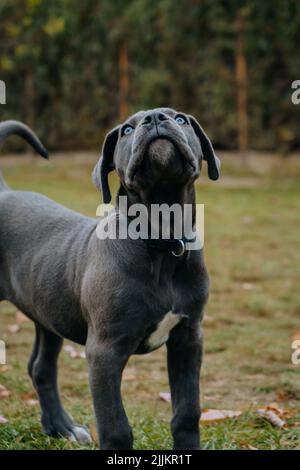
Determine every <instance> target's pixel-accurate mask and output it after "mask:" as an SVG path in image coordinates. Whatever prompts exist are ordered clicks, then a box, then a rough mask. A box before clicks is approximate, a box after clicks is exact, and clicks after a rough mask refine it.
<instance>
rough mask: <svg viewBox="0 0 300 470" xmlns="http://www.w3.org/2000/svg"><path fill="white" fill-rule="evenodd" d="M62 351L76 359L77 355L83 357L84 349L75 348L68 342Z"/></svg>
mask: <svg viewBox="0 0 300 470" xmlns="http://www.w3.org/2000/svg"><path fill="white" fill-rule="evenodd" d="M64 351H66V352H67V353H69V356H70V357H72V358H73V359H76V358H78V357H80V358H82V359H84V358H85V352H84V351H78V350H77V349H75V348H74V346H71V345H70V344H67V345H66V346H64Z"/></svg>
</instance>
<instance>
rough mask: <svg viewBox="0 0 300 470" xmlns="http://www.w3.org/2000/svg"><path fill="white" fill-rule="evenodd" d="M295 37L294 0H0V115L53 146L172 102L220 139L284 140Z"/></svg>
mask: <svg viewBox="0 0 300 470" xmlns="http://www.w3.org/2000/svg"><path fill="white" fill-rule="evenodd" d="M299 43H300V4H299V2H298V1H297V0H288V1H284V0H273V1H269V2H263V1H261V0H248V1H246V2H240V1H234V0H231V1H226V0H215V1H214V2H211V1H209V0H179V1H176V2H174V0H161V1H151V0H125V1H124V0H113V1H111V0H85V1H84V2H83V1H80V0H50V1H42V0H1V2H0V78H1V79H2V80H4V81H5V82H6V85H7V103H8V104H9V105H8V106H6V107H5V106H3V107H1V119H6V118H10V117H14V118H18V119H22V120H24V121H26V122H27V123H28V124H29V125H31V126H33V127H34V129H35V130H36V131H37V132H38V134H39V135H40V136H41V138H42V139H43V140H44V141H45V143H46V145H47V146H48V147H49V148H50V149H72V150H73V149H74V148H77V149H78V148H80V149H82V148H83V149H86V148H95V147H96V146H99V141H100V140H101V137H102V134H103V133H104V132H105V131H106V130H107V129H108V128H110V127H111V126H112V125H113V124H115V123H116V122H119V121H122V120H123V119H124V118H125V117H126V116H127V115H128V114H131V113H132V112H134V111H136V110H139V109H141V108H150V107H157V106H164V105H170V106H172V107H174V108H176V109H179V110H183V111H184V110H187V111H188V112H190V113H191V114H194V115H195V116H196V117H197V118H198V119H199V120H200V122H201V124H202V125H203V126H204V128H205V129H206V130H207V132H208V134H209V135H211V137H212V138H213V141H214V143H215V145H216V147H217V148H222V149H239V150H241V151H242V152H243V151H245V150H247V149H248V148H251V149H256V150H258V149H260V150H272V151H276V152H288V151H290V150H294V149H297V148H299V146H300V136H299V132H298V125H297V124H298V123H297V117H298V113H299V111H298V109H297V106H294V105H292V103H291V99H290V96H291V82H292V81H293V80H295V79H297V74H299V69H300V54H299V49H298V45H299ZM11 145H13V146H15V145H17V144H16V143H15V144H11Z"/></svg>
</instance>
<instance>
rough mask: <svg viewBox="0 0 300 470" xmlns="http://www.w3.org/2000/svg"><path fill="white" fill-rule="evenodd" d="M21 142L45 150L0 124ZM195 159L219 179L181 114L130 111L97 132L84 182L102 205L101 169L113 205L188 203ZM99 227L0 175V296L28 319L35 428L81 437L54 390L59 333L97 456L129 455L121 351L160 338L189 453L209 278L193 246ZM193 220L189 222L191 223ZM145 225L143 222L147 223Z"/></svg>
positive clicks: (177, 433)
mask: <svg viewBox="0 0 300 470" xmlns="http://www.w3.org/2000/svg"><path fill="white" fill-rule="evenodd" d="M11 134H18V135H21V136H22V137H23V138H25V139H26V140H27V141H28V142H29V143H30V144H31V145H33V147H34V148H35V149H36V150H37V151H38V152H39V153H40V154H41V155H42V156H43V157H47V152H46V150H45V149H44V147H43V145H42V144H41V142H40V141H39V140H38V138H37V137H36V136H35V134H34V133H33V132H32V131H31V130H30V129H29V128H28V127H26V126H25V125H24V124H21V123H19V122H16V121H7V122H3V123H1V124H0V141H3V140H4V138H5V137H7V136H9V135H11ZM202 160H206V162H207V167H208V175H209V177H210V178H211V179H213V180H216V179H218V177H219V167H220V162H219V159H218V158H217V157H216V155H215V153H214V150H213V147H212V145H211V142H210V140H209V138H208V137H207V135H206V134H205V132H204V131H203V129H202V128H201V127H200V125H199V124H198V122H197V121H196V119H195V118H193V117H192V116H188V115H186V114H183V113H178V112H177V111H174V110H173V109H169V108H159V109H154V110H150V111H141V112H138V113H136V114H134V115H133V116H131V117H130V118H129V119H128V120H127V121H126V122H124V123H123V124H121V125H119V126H117V127H115V128H114V129H113V130H112V131H111V132H109V133H108V135H107V136H106V139H105V141H104V144H103V148H102V154H101V158H100V160H99V162H98V163H97V165H96V167H95V169H94V173H93V180H94V183H95V184H96V186H97V188H98V189H99V190H101V191H102V194H103V199H104V202H105V203H109V202H110V200H111V193H110V188H109V182H108V174H109V173H110V172H111V171H112V170H115V171H116V173H117V175H118V177H119V179H120V188H119V191H118V194H117V198H116V204H115V207H116V214H117V217H119V218H121V217H123V218H124V217H126V216H125V215H124V214H120V213H118V211H119V204H118V201H119V199H120V196H126V197H127V200H128V206H129V207H130V205H132V204H134V203H136V202H139V203H142V204H144V205H145V206H147V207H149V206H151V204H160V203H166V204H168V205H171V204H173V203H178V204H180V205H181V206H182V207H184V205H185V204H191V205H192V207H193V208H195V190H194V182H195V179H196V178H197V176H198V174H199V172H200V169H201V166H202ZM98 222H99V220H98V219H96V218H95V219H94V218H90V217H86V216H83V215H81V214H78V213H76V212H73V211H71V210H68V209H66V208H65V207H62V206H60V205H59V204H56V203H55V202H52V201H51V200H49V199H48V198H47V197H45V196H42V195H40V194H35V193H31V192H24V191H13V190H11V189H10V188H9V187H8V186H7V184H6V183H5V182H4V180H3V178H2V177H1V175H0V300H8V301H10V302H12V303H13V304H14V305H15V306H16V307H17V308H18V309H20V310H21V311H22V312H24V313H25V314H26V315H27V316H28V317H29V318H30V319H31V320H33V322H34V324H35V329H36V338H35V343H34V346H33V351H32V355H31V358H30V360H29V365H28V372H29V375H30V376H31V378H32V381H33V385H34V387H35V389H36V391H37V394H38V396H39V401H40V405H41V409H42V426H43V430H44V431H45V432H46V433H47V434H49V435H51V436H68V437H71V438H73V439H74V438H75V439H77V440H78V441H79V442H81V443H87V442H89V441H90V435H89V433H88V431H87V429H86V428H84V427H82V426H78V425H77V424H75V423H74V422H73V420H72V419H71V418H70V417H69V416H68V414H67V413H66V411H65V410H64V408H63V406H62V404H61V401H60V398H59V394H58V387H57V358H58V355H59V352H60V350H61V347H62V343H63V338H68V339H69V340H72V341H75V342H76V343H79V344H81V345H85V347H86V357H87V361H88V367H89V381H90V388H91V392H92V396H93V402H94V409H95V414H96V420H97V430H98V435H99V441H100V446H101V448H102V449H115V450H117V449H131V448H132V444H133V436H132V431H131V428H130V425H129V423H128V420H127V416H126V414H125V411H124V407H123V404H122V398H121V392H120V387H121V378H122V372H123V369H124V367H125V365H126V363H127V361H128V359H129V357H130V356H131V355H132V354H136V353H137V354H143V353H148V352H150V351H152V350H154V349H156V348H158V347H160V346H161V345H162V344H164V343H166V347H167V357H168V373H169V381H170V389H171V397H172V408H173V419H172V424H171V429H172V435H173V439H174V449H198V448H199V446H200V442H199V416H200V405H199V370H200V364H201V349H202V340H201V330H200V322H201V318H202V313H203V307H204V305H205V302H206V300H207V296H208V286H209V280H208V275H207V272H206V268H205V265H204V260H203V252H202V249H198V250H190V251H188V250H186V249H185V248H186V239H184V238H183V239H176V238H174V237H173V238H170V239H169V240H165V239H158V240H154V241H153V240H151V239H150V240H145V239H142V238H138V239H132V238H127V239H120V238H118V237H117V238H116V239H111V238H107V239H99V237H98V236H97V233H96V228H97V224H98ZM193 222H194V221H193ZM150 224H151V221H150Z"/></svg>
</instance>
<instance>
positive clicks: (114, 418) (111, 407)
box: [86, 334, 133, 450]
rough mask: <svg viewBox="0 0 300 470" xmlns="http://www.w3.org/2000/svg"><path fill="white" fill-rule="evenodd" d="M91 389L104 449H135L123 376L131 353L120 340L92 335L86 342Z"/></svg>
mask: <svg viewBox="0 0 300 470" xmlns="http://www.w3.org/2000/svg"><path fill="white" fill-rule="evenodd" d="M86 356H87V360H88V364H89V379H90V388H91V392H92V396H93V402H94V409H95V414H96V421H97V431H98V436H99V441H100V447H101V449H103V450H104V449H110V450H126V449H132V442H133V437H132V431H131V428H130V426H129V423H128V419H127V416H126V413H125V410H124V407H123V403H122V397H121V376H122V371H123V369H124V367H125V364H126V362H127V360H128V357H129V354H126V353H125V352H124V351H121V349H120V348H119V347H118V345H117V342H110V341H108V340H101V339H99V338H98V337H97V336H96V335H95V334H89V336H88V341H87V344H86Z"/></svg>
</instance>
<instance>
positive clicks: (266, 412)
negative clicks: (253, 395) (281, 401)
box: [257, 408, 287, 428]
mask: <svg viewBox="0 0 300 470" xmlns="http://www.w3.org/2000/svg"><path fill="white" fill-rule="evenodd" d="M257 413H258V414H259V415H260V416H261V417H262V418H264V419H266V420H267V421H269V423H271V424H272V426H274V427H276V428H286V427H287V424H286V421H284V420H283V419H281V418H280V416H278V414H276V412H275V411H273V410H270V409H266V408H261V409H259V410H257Z"/></svg>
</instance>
